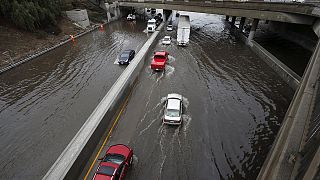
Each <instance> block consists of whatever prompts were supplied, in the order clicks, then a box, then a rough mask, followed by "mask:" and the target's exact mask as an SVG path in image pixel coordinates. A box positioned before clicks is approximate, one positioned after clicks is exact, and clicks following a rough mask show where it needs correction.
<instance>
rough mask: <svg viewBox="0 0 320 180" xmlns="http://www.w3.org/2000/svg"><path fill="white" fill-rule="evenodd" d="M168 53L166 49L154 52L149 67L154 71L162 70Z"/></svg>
mask: <svg viewBox="0 0 320 180" xmlns="http://www.w3.org/2000/svg"><path fill="white" fill-rule="evenodd" d="M168 55H169V53H168V52H167V51H158V52H155V53H154V56H153V60H152V62H151V69H153V70H155V71H160V70H164V69H165V66H166V63H167V60H168Z"/></svg>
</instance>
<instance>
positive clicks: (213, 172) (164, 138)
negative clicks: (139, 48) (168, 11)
mask: <svg viewBox="0 0 320 180" xmlns="http://www.w3.org/2000/svg"><path fill="white" fill-rule="evenodd" d="M182 14H189V15H190V19H191V25H192V31H191V37H190V44H189V46H188V47H178V46H177V45H176V31H172V32H167V31H165V32H163V33H162V35H161V36H162V37H164V36H165V35H170V36H171V37H172V38H173V42H172V44H171V45H169V46H164V45H161V41H160V40H159V42H158V44H157V45H156V47H155V48H154V49H153V50H151V51H156V50H167V51H168V52H169V53H170V57H169V62H168V64H167V66H166V70H165V71H164V72H153V71H152V70H151V69H150V62H151V60H152V55H150V56H149V61H148V62H147V63H146V65H145V67H144V70H143V72H142V73H141V75H140V76H139V78H138V82H137V84H136V86H135V88H134V89H133V91H132V94H131V96H130V97H129V101H128V104H127V105H126V106H125V109H124V110H123V112H122V113H121V114H120V115H121V116H120V119H119V121H118V124H117V126H116V127H115V128H114V129H113V131H112V134H111V137H110V139H108V142H107V145H106V146H105V147H104V148H103V151H102V153H101V154H100V155H97V156H98V157H102V156H103V155H104V153H105V150H106V148H108V146H110V145H112V144H117V143H124V144H128V145H129V146H130V147H132V148H133V149H134V153H135V158H134V165H133V167H132V168H131V169H130V170H129V172H128V174H127V178H126V179H134V180H139V179H141V180H144V179H255V178H256V176H257V175H258V172H259V170H260V168H261V166H262V163H263V161H264V160H265V158H266V155H267V153H268V150H269V149H270V147H271V145H272V142H273V140H274V138H275V135H276V133H277V131H278V129H279V127H280V124H281V121H282V119H283V117H284V115H285V113H286V110H287V107H288V106H289V103H290V101H291V99H292V96H293V93H294V92H293V90H292V89H290V87H289V86H288V85H287V84H286V83H285V82H284V81H282V80H281V78H279V77H278V76H277V74H276V73H275V72H274V71H273V70H272V69H271V68H270V67H269V66H268V65H267V64H266V63H264V62H263V61H262V60H261V59H259V58H258V57H257V56H256V55H255V54H254V53H253V52H252V51H251V50H250V49H249V47H247V46H246V45H244V44H243V43H242V42H240V41H239V40H237V39H236V38H235V37H234V36H233V35H232V34H231V33H230V31H229V30H228V28H227V27H229V26H227V25H225V22H224V17H222V16H217V15H207V14H196V13H182ZM174 24H175V28H176V24H177V21H175V20H174ZM168 93H179V94H182V95H183V97H184V98H183V104H184V112H183V124H182V125H181V126H168V125H163V124H162V122H161V118H162V116H163V109H164V101H165V97H166V95H167V94H168ZM120 108H121V107H119V109H120ZM107 133H108V132H106V134H107ZM102 141H103V139H102ZM98 148H99V147H97V149H98ZM94 156H96V154H93V155H92V159H93V157H94ZM91 163H92V162H88V165H87V168H88V167H89V166H90V164H91ZM96 168H97V162H96V163H94V166H93V168H92V170H91V171H89V172H88V179H90V178H92V175H93V173H94V171H95V169H96ZM87 171H88V169H86V171H85V172H84V174H86V173H87ZM81 178H83V175H82V176H81Z"/></svg>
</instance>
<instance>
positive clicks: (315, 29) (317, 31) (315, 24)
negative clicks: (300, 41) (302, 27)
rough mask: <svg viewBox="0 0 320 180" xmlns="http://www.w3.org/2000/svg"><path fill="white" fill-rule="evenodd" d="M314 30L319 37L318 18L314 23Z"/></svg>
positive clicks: (319, 26) (319, 23) (319, 21)
mask: <svg viewBox="0 0 320 180" xmlns="http://www.w3.org/2000/svg"><path fill="white" fill-rule="evenodd" d="M312 28H313V31H314V33H316V35H317V36H318V37H320V20H319V19H318V20H317V21H316V22H315V23H314V25H313V27H312Z"/></svg>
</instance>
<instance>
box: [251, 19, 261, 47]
mask: <svg viewBox="0 0 320 180" xmlns="http://www.w3.org/2000/svg"><path fill="white" fill-rule="evenodd" d="M258 23H259V19H254V20H253V22H252V26H251V29H250V33H249V37H248V41H249V44H250V42H251V41H252V39H253V38H254V33H255V32H256V29H257V27H258Z"/></svg>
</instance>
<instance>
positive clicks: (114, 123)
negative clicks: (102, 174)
mask: <svg viewBox="0 0 320 180" xmlns="http://www.w3.org/2000/svg"><path fill="white" fill-rule="evenodd" d="M129 97H130V94H129V95H128V97H127V99H126V101H125V102H124V104H123V106H122V108H121V110H120V112H119V114H118V116H117V118H116V119H115V121H114V122H113V124H112V127H111V128H110V130H109V132H108V135H107V137H106V138H105V140H104V141H103V144H102V146H101V147H100V149H99V151H98V153H97V155H96V157H95V158H94V160H93V162H92V164H91V166H90V168H89V170H88V172H87V173H86V176H84V178H83V179H84V180H86V179H87V178H88V175H89V174H90V172H91V170H92V168H93V166H94V164H95V163H96V161H97V159H98V156H99V155H100V153H101V151H102V149H103V147H104V146H105V145H106V143H107V142H108V140H109V137H110V135H111V133H112V130H113V128H114V127H115V125H116V124H117V122H118V120H119V118H120V116H121V114H122V112H123V110H124V108H125V107H126V105H127V103H128V100H129Z"/></svg>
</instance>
